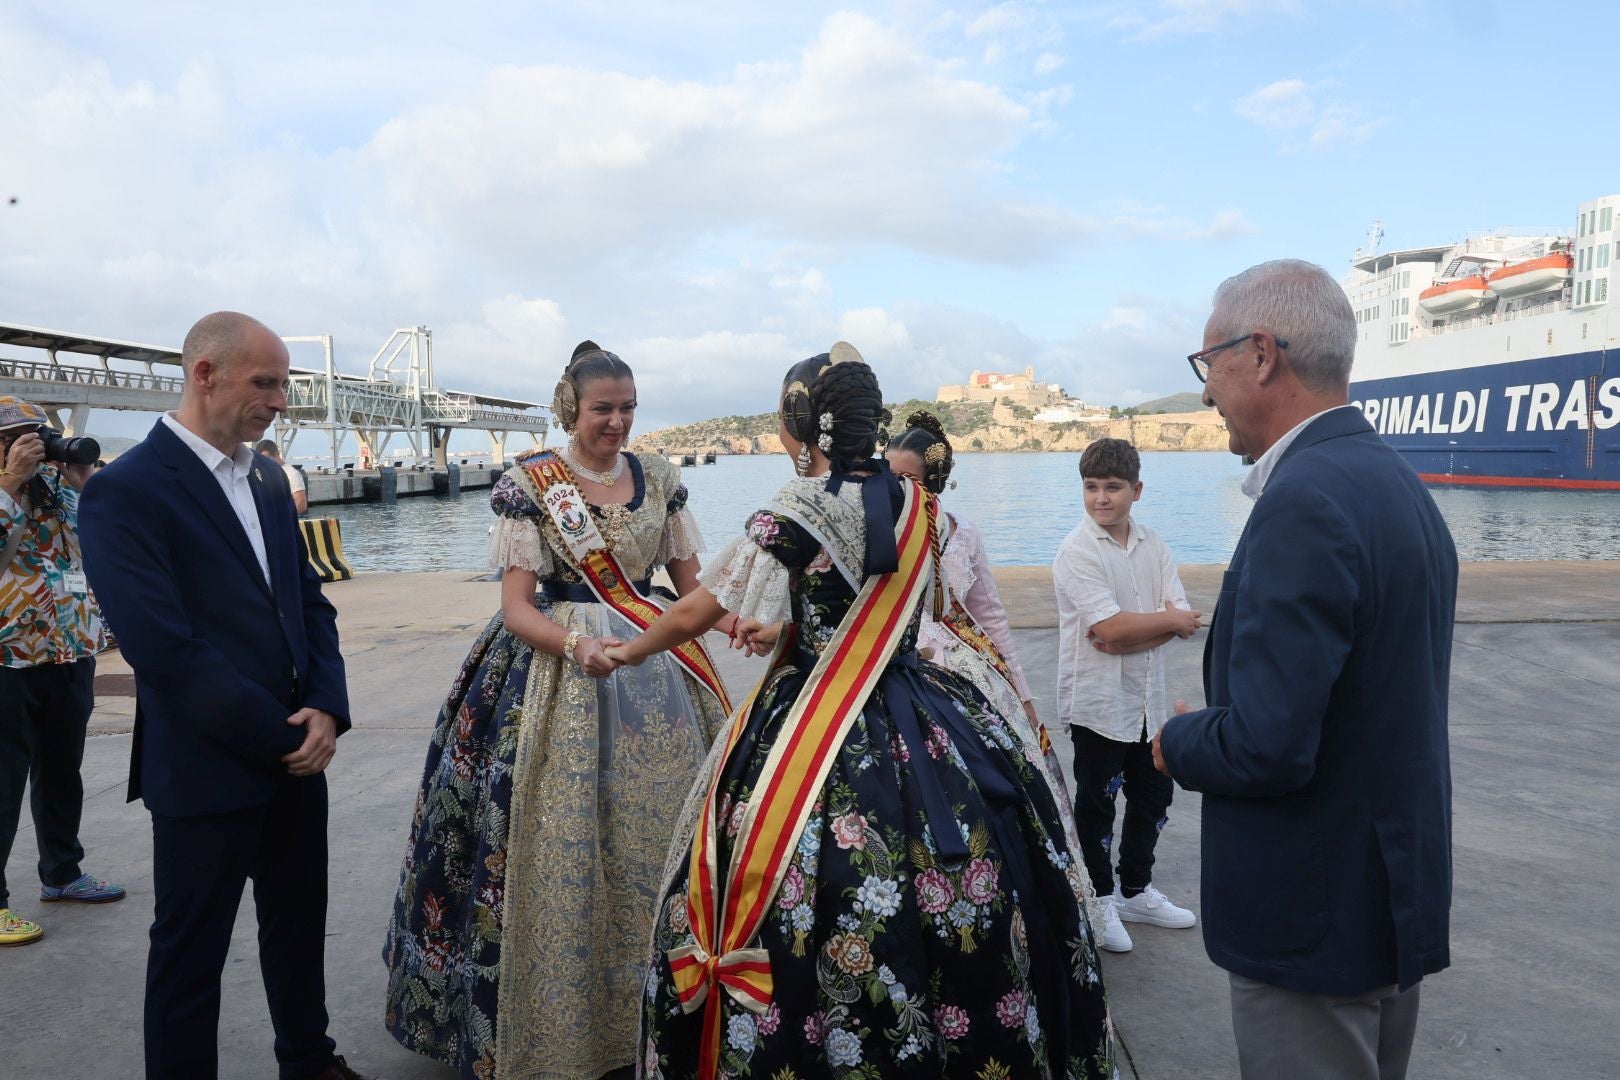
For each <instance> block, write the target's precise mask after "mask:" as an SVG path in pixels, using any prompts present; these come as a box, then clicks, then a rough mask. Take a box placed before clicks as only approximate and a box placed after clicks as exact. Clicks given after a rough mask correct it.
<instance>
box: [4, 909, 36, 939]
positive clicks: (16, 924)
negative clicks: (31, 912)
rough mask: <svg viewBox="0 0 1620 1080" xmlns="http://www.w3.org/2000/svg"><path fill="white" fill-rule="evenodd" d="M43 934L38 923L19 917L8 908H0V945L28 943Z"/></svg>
mask: <svg viewBox="0 0 1620 1080" xmlns="http://www.w3.org/2000/svg"><path fill="white" fill-rule="evenodd" d="M44 936H45V928H44V927H43V926H41V925H39V923H31V922H29V921H28V920H27V919H19V918H18V917H17V916H15V915H13V914H12V913H11V909H10V908H0V945H29V944H32V943H33V942H36V941H38V940H39V939H40V938H42V937H44Z"/></svg>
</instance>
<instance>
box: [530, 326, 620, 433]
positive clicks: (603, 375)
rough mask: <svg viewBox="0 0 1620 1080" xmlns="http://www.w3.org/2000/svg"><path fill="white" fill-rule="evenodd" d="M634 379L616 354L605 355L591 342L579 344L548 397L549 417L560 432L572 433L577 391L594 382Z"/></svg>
mask: <svg viewBox="0 0 1620 1080" xmlns="http://www.w3.org/2000/svg"><path fill="white" fill-rule="evenodd" d="M635 377H636V375H635V372H633V371H631V370H630V365H629V364H627V363H625V362H624V361H623V360H620V359H619V357H618V354H616V353H610V352H608V351H607V350H606V349H604V348H602V346H600V345H598V344H597V343H596V342H594V341H582V342H580V343H579V344H578V345H575V346H574V355H573V356H571V357H569V359H568V366H567V367H566V368H564V369H563V375H562V378H561V379H559V380H558V381H557V389H556V390H555V391H554V392H553V393H552V395H551V415H552V416H553V417H555V418H556V420H557V422H558V423H560V424H561V425H562V426H563V428H564V430H567V431H573V430H574V424H575V422H576V421H578V419H579V392H580V388H581V387H583V386H584V385H585V384H586V383H588V382H595V381H596V380H597V379H631V380H634V379H635Z"/></svg>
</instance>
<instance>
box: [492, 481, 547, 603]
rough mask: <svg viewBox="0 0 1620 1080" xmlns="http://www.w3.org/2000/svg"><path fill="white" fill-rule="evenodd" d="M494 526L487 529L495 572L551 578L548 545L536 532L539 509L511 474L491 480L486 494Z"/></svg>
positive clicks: (538, 530)
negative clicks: (515, 571) (525, 572)
mask: <svg viewBox="0 0 1620 1080" xmlns="http://www.w3.org/2000/svg"><path fill="white" fill-rule="evenodd" d="M489 507H490V509H491V510H493V511H495V524H494V526H492V527H491V528H490V530H489V564H490V566H491V567H493V568H494V569H496V570H505V569H506V568H507V567H513V568H515V569H518V570H532V571H534V572H535V573H536V574H538V575H539V576H540V578H541V579H545V578H548V577H550V576H551V575H552V572H553V569H552V560H551V546H550V545H549V544H547V543H546V538H545V536H544V534H542V533H541V531H540V507H539V506H537V505H535V502H534V500H533V499H532V498H530V497H529V493H528V492H527V491H525V490H524V489H523V485H522V484H520V483H519V482H518V480H517V478H516V476H514V475H513V474H511V473H508V474H506V475H504V476H502V477H501V478H500V479H499V480H497V481H495V486H494V487H493V488H492V489H491V490H490V493H489Z"/></svg>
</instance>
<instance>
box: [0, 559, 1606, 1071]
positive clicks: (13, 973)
mask: <svg viewBox="0 0 1620 1080" xmlns="http://www.w3.org/2000/svg"><path fill="white" fill-rule="evenodd" d="M1220 570H1221V568H1220V567H1184V568H1183V571H1184V578H1185V580H1186V584H1187V587H1188V592H1189V595H1190V598H1191V600H1192V602H1193V604H1194V606H1195V607H1199V608H1200V609H1201V610H1203V611H1206V612H1207V611H1208V610H1209V605H1210V604H1211V602H1212V600H1213V596H1214V592H1215V589H1216V587H1217V584H1218V582H1219V580H1220V577H1219V575H1220ZM997 579H998V581H999V582H1000V583H1001V587H1002V590H1003V596H1004V597H1005V599H1006V600H1007V603H1008V607H1009V610H1010V611H1011V612H1012V613H1013V614H1014V618H1015V627H1016V630H1015V637H1016V640H1017V647H1018V650H1019V656H1020V659H1021V660H1022V662H1023V665H1024V667H1025V669H1026V671H1027V673H1028V674H1029V677H1030V682H1031V684H1032V685H1033V686H1034V687H1035V688H1036V690H1037V692H1038V695H1039V697H1040V701H1039V705H1040V709H1041V712H1042V715H1043V716H1045V717H1048V718H1050V717H1051V716H1052V715H1053V706H1052V691H1053V681H1054V676H1053V665H1054V663H1055V658H1056V653H1057V632H1056V630H1055V629H1054V623H1055V617H1054V612H1053V610H1052V608H1053V605H1052V599H1051V595H1052V594H1051V582H1050V576H1049V574H1048V573H1047V572H1046V571H1045V570H1044V569H1013V570H1005V571H1001V570H998V571H997ZM327 595H328V596H330V597H331V598H332V600H333V601H334V602H335V603H336V604H337V606H338V609H339V612H340V613H341V620H342V632H343V640H344V652H345V655H346V656H347V659H348V665H349V673H350V695H351V700H352V701H353V705H354V713H355V716H354V719H355V728H354V730H353V731H352V732H350V733H349V734H348V735H346V736H344V737H343V739H342V740H341V741H340V743H339V750H338V755H337V758H336V759H335V760H334V762H333V764H332V766H331V769H330V770H329V774H328V775H329V777H330V781H331V793H332V804H331V825H330V837H331V905H330V915H329V919H328V933H329V942H328V948H327V986H328V990H327V1000H328V1006H329V1008H330V1010H331V1013H332V1029H331V1030H332V1034H333V1036H334V1038H336V1039H337V1041H338V1046H339V1050H340V1052H342V1053H344V1054H346V1055H347V1057H348V1059H349V1061H350V1063H351V1064H353V1065H355V1066H357V1067H358V1068H360V1069H361V1071H363V1072H365V1073H367V1074H368V1075H377V1076H382V1077H389V1078H392V1080H449V1078H450V1077H452V1076H453V1073H452V1072H451V1071H450V1070H448V1069H446V1068H444V1067H442V1066H439V1065H436V1064H434V1063H432V1062H430V1061H427V1060H426V1059H423V1058H419V1057H416V1056H415V1055H412V1054H410V1053H408V1052H406V1051H404V1050H402V1049H401V1048H400V1047H399V1046H397V1045H396V1044H395V1043H394V1042H393V1040H392V1039H391V1038H390V1037H389V1036H388V1035H387V1033H386V1032H385V1031H384V1030H383V1027H382V1023H381V1015H382V995H383V988H384V987H383V967H382V962H381V960H380V958H379V953H380V950H381V947H382V934H383V927H384V924H385V921H386V919H387V916H388V911H389V907H390V904H391V902H392V898H393V893H394V888H395V885H396V882H397V879H398V874H399V862H400V859H401V857H402V855H403V853H404V843H405V834H406V828H407V825H408V823H409V819H410V815H411V809H412V804H413V801H414V799H415V794H416V786H417V781H418V777H419V773H420V769H421V765H422V761H423V756H424V754H425V751H426V743H427V738H428V733H429V731H430V729H431V727H432V722H433V718H434V715H435V713H436V711H437V709H438V706H439V702H440V698H441V697H442V695H443V693H444V692H445V690H446V689H447V688H448V686H449V682H450V679H451V676H452V675H453V673H454V672H455V670H456V668H457V666H458V665H459V664H460V662H461V660H462V658H463V656H464V654H465V652H466V649H467V647H468V645H469V644H470V642H471V640H472V637H473V635H474V634H475V633H476V631H477V630H478V628H480V627H481V626H482V625H483V624H484V623H485V621H486V620H487V619H488V618H489V616H490V615H491V614H492V613H493V612H494V610H495V608H496V607H497V605H498V603H499V586H498V585H496V584H494V583H492V582H487V581H480V580H476V578H475V576H474V574H472V573H470V572H469V573H439V574H393V575H391V574H365V575H361V576H360V577H359V578H357V579H355V580H354V581H349V582H343V583H340V584H337V585H333V586H329V587H328V590H327ZM1458 615H1459V620H1458V627H1457V634H1456V649H1455V655H1454V665H1453V675H1452V699H1451V753H1452V772H1453V778H1454V785H1455V796H1454V811H1455V838H1454V843H1455V867H1456V889H1455V900H1454V904H1453V909H1452V934H1451V943H1452V967H1451V968H1450V969H1449V970H1448V971H1446V972H1444V973H1442V974H1440V975H1437V976H1435V977H1432V978H1430V979H1428V980H1426V981H1425V982H1424V984H1423V1005H1422V1020H1421V1023H1420V1026H1419V1030H1418V1036H1417V1047H1416V1051H1415V1053H1414V1057H1413V1063H1412V1069H1411V1073H1410V1075H1411V1076H1412V1077H1413V1078H1414V1080H1430V1078H1442V1080H1450V1078H1455V1080H1464V1078H1466V1080H1482V1078H1503V1080H1507V1078H1523V1077H1533V1078H1553V1077H1557V1078H1564V1077H1569V1078H1579V1080H1588V1078H1597V1077H1620V918H1617V915H1620V905H1617V903H1616V900H1615V897H1616V896H1620V826H1617V824H1616V823H1617V822H1620V784H1616V782H1615V775H1614V774H1615V769H1616V765H1617V764H1620V751H1617V749H1616V738H1617V735H1620V709H1617V701H1620V562H1580V563H1577V562H1566V563H1476V564H1469V565H1467V566H1465V567H1464V569H1463V575H1462V596H1461V599H1460V602H1459V612H1458ZM1171 650H1172V651H1171V664H1172V667H1171V690H1172V694H1173V695H1174V696H1180V697H1185V698H1187V699H1188V700H1190V701H1193V702H1194V703H1197V702H1199V701H1200V700H1201V695H1200V692H1199V660H1200V656H1201V652H1202V638H1201V636H1200V638H1198V639H1195V640H1194V641H1192V642H1188V643H1184V644H1177V645H1173V646H1172V647H1171ZM716 655H717V656H719V657H721V661H720V662H721V665H722V668H723V670H724V672H725V674H726V677H727V679H728V681H729V682H731V683H732V684H733V685H734V686H735V687H739V688H740V687H742V686H743V685H744V684H746V683H748V682H749V680H750V679H752V678H754V677H757V674H758V672H759V669H760V666H761V662H760V661H749V660H742V659H739V658H737V657H736V656H735V655H733V654H726V653H724V650H723V640H722V641H721V642H720V648H717V649H716ZM97 684H98V692H99V693H98V703H97V709H96V714H95V718H94V720H93V721H92V731H93V733H94V734H95V736H96V737H94V738H92V739H91V740H90V741H89V745H88V747H87V749H86V752H85V764H84V776H85V791H86V806H85V817H84V825H83V832H82V839H83V842H84V845H85V848H86V850H87V853H88V854H87V858H86V861H85V868H86V869H87V870H88V871H89V872H91V873H94V874H96V875H98V876H102V877H108V878H112V879H114V880H117V881H120V882H122V883H124V884H125V885H126V886H128V887H129V890H130V896H129V898H128V899H127V900H125V901H124V902H122V903H119V904H114V905H110V906H104V907H71V906H67V905H42V904H39V903H37V902H36V901H35V900H34V896H35V895H36V894H35V892H34V881H35V874H34V859H35V852H34V840H33V828H32V825H31V823H30V822H29V821H28V820H27V813H26V811H25V812H24V815H23V817H24V820H23V824H22V828H21V830H20V832H19V836H18V839H17V843H16V845H15V847H14V849H13V854H12V858H11V862H10V865H9V867H8V868H7V873H8V875H9V878H10V881H11V887H12V893H13V898H14V899H13V902H14V904H15V906H16V908H17V909H18V910H19V912H21V913H22V914H23V915H24V916H26V917H37V918H38V919H39V921H41V922H42V923H43V924H44V926H45V928H46V936H45V938H44V940H43V941H41V942H39V943H37V944H34V945H30V946H27V947H24V948H18V949H6V950H0V1002H4V1003H5V1007H6V1010H7V1015H6V1020H5V1022H4V1025H3V1026H4V1028H5V1031H6V1037H5V1039H4V1045H3V1050H0V1062H3V1064H0V1075H4V1076H5V1077H8V1078H10V1077H30V1078H33V1077H40V1078H47V1077H48V1078H51V1080H59V1078H70V1077H79V1076H88V1075H106V1076H118V1077H135V1076H139V1075H140V1074H141V1065H140V1062H141V1037H140V1022H141V1020H140V1018H141V996H142V985H143V974H144V966H145V958H146V927H147V925H148V922H149V920H150V917H151V910H152V876H151V830H150V827H149V819H148V817H147V814H146V812H145V811H144V810H143V809H142V808H141V807H140V806H139V805H138V804H134V805H131V804H126V803H125V802H124V785H125V781H126V772H127V763H128V758H129V744H130V739H129V735H128V731H129V728H130V724H131V722H132V720H133V713H134V702H133V699H132V697H130V694H131V693H132V692H133V691H132V680H131V678H130V676H129V675H128V669H127V667H125V666H124V665H123V664H122V662H121V660H120V659H119V658H118V657H117V656H116V654H114V655H110V656H108V657H105V658H104V659H103V662H102V664H101V667H100V674H99V675H98V679H97ZM1053 734H1054V737H1055V738H1056V739H1057V741H1058V744H1059V746H1060V748H1061V749H1062V750H1063V752H1064V753H1065V754H1067V753H1068V740H1067V739H1066V738H1063V737H1062V734H1061V733H1060V732H1055V731H1054V733H1053ZM1198 833H1199V799H1198V797H1197V796H1196V795H1193V794H1190V793H1187V792H1184V791H1180V790H1178V791H1177V793H1176V802H1175V805H1174V806H1173V807H1172V809H1171V812H1170V827H1169V829H1168V830H1167V831H1166V833H1165V834H1164V839H1163V842H1162V843H1161V844H1160V847H1159V860H1158V869H1157V884H1158V885H1159V886H1160V887H1161V888H1163V889H1164V891H1165V892H1166V893H1168V894H1169V895H1170V896H1171V897H1172V898H1174V899H1176V900H1177V901H1179V902H1181V903H1183V904H1185V905H1187V906H1189V907H1192V908H1194V909H1195V910H1196V909H1197V908H1198V906H1199V905H1198V885H1197V883H1198V872H1199V866H1198V859H1199V855H1198ZM1277 903H1278V905H1286V904H1287V903H1289V898H1288V897H1286V896H1280V897H1277ZM252 910H253V909H252V903H251V900H248V901H247V902H245V903H244V904H243V905H242V910H241V913H240V916H239V919H238V924H237V932H236V940H235V943H234V946H233V951H232V954H231V959H230V962H229V963H228V965H227V967H226V971H225V989H224V1002H223V1010H222V1015H221V1019H220V1055H221V1071H220V1075H221V1076H222V1077H224V1078H227V1080H258V1078H262V1077H269V1076H274V1062H273V1059H272V1057H271V1052H270V1044H271V1038H272V1036H271V1031H270V1023H269V1019H268V1017H267V1015H266V1012H265V1003H264V992H263V989H262V986H261V983H260V981H259V971H258V959H257V955H256V947H255V943H254V924H253V915H252ZM1131 932H1132V934H1133V936H1134V937H1135V940H1136V948H1135V951H1134V952H1132V953H1129V954H1126V955H1113V954H1104V957H1105V968H1104V977H1105V979H1106V981H1107V985H1108V992H1109V999H1110V1005H1111V1008H1112V1011H1113V1015H1114V1019H1115V1022H1116V1025H1117V1027H1118V1031H1119V1035H1120V1039H1121V1044H1122V1062H1121V1073H1122V1075H1123V1076H1124V1077H1128V1078H1144V1080H1178V1078H1210V1080H1224V1078H1232V1077H1236V1076H1237V1065H1236V1053H1235V1050H1234V1048H1233V1045H1232V1034H1231V1028H1230V1024H1229V1013H1228V999H1227V991H1226V978H1225V974H1224V973H1223V972H1221V971H1219V970H1218V969H1217V968H1215V967H1214V966H1213V965H1212V964H1210V962H1209V960H1208V959H1207V958H1206V957H1205V955H1204V951H1203V947H1202V943H1201V940H1200V936H1199V932H1198V931H1197V930H1181V931H1178V930H1160V929H1158V928H1155V927H1147V926H1139V925H1133V926H1132V927H1131Z"/></svg>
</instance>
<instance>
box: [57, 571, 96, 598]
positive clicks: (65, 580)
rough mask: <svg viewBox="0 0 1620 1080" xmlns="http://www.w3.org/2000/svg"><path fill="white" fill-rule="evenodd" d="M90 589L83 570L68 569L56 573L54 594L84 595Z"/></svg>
mask: <svg viewBox="0 0 1620 1080" xmlns="http://www.w3.org/2000/svg"><path fill="white" fill-rule="evenodd" d="M89 591H90V581H89V579H87V578H86V577H85V576H84V571H83V570H68V571H64V572H62V573H59V574H57V575H56V595H58V596H84V595H85V594H86V593H88V592H89Z"/></svg>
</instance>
